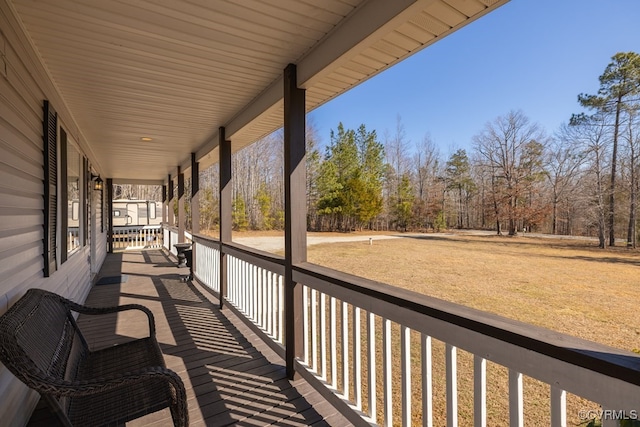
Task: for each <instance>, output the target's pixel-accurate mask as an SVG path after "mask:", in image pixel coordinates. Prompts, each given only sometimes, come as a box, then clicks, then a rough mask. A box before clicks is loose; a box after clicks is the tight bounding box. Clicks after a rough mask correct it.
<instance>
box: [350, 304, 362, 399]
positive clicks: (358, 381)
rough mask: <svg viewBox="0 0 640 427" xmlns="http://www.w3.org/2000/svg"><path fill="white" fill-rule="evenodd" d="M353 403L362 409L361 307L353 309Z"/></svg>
mask: <svg viewBox="0 0 640 427" xmlns="http://www.w3.org/2000/svg"><path fill="white" fill-rule="evenodd" d="M352 329H353V332H352V335H353V403H354V404H355V406H356V408H358V409H362V341H361V339H362V338H361V335H362V333H361V331H360V307H353V325H352Z"/></svg>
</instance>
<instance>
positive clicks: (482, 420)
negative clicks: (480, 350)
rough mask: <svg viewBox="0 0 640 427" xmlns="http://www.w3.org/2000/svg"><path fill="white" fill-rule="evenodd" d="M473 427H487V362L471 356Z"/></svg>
mask: <svg viewBox="0 0 640 427" xmlns="http://www.w3.org/2000/svg"><path fill="white" fill-rule="evenodd" d="M473 425H474V426H475V427H487V360H486V359H485V358H483V357H481V356H478V355H477V354H474V355H473Z"/></svg>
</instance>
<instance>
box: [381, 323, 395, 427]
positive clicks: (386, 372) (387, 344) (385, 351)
mask: <svg viewBox="0 0 640 427" xmlns="http://www.w3.org/2000/svg"><path fill="white" fill-rule="evenodd" d="M391 375H392V372H391V321H390V320H389V319H383V321H382V377H383V381H384V383H383V387H384V426H385V427H391V426H392V425H393V390H392V388H391V386H392V383H393V377H392V376H391Z"/></svg>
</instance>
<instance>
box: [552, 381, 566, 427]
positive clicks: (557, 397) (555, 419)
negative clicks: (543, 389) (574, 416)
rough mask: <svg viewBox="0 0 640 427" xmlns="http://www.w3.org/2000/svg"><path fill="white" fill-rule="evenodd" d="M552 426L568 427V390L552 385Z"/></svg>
mask: <svg viewBox="0 0 640 427" xmlns="http://www.w3.org/2000/svg"><path fill="white" fill-rule="evenodd" d="M551 427H567V392H566V391H564V390H562V389H559V388H558V387H554V386H551Z"/></svg>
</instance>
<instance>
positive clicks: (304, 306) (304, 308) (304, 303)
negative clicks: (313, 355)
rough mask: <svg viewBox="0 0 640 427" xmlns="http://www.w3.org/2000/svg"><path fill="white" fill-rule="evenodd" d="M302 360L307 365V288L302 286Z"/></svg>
mask: <svg viewBox="0 0 640 427" xmlns="http://www.w3.org/2000/svg"><path fill="white" fill-rule="evenodd" d="M302 361H303V362H304V363H305V365H307V366H309V288H308V287H307V286H302Z"/></svg>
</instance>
